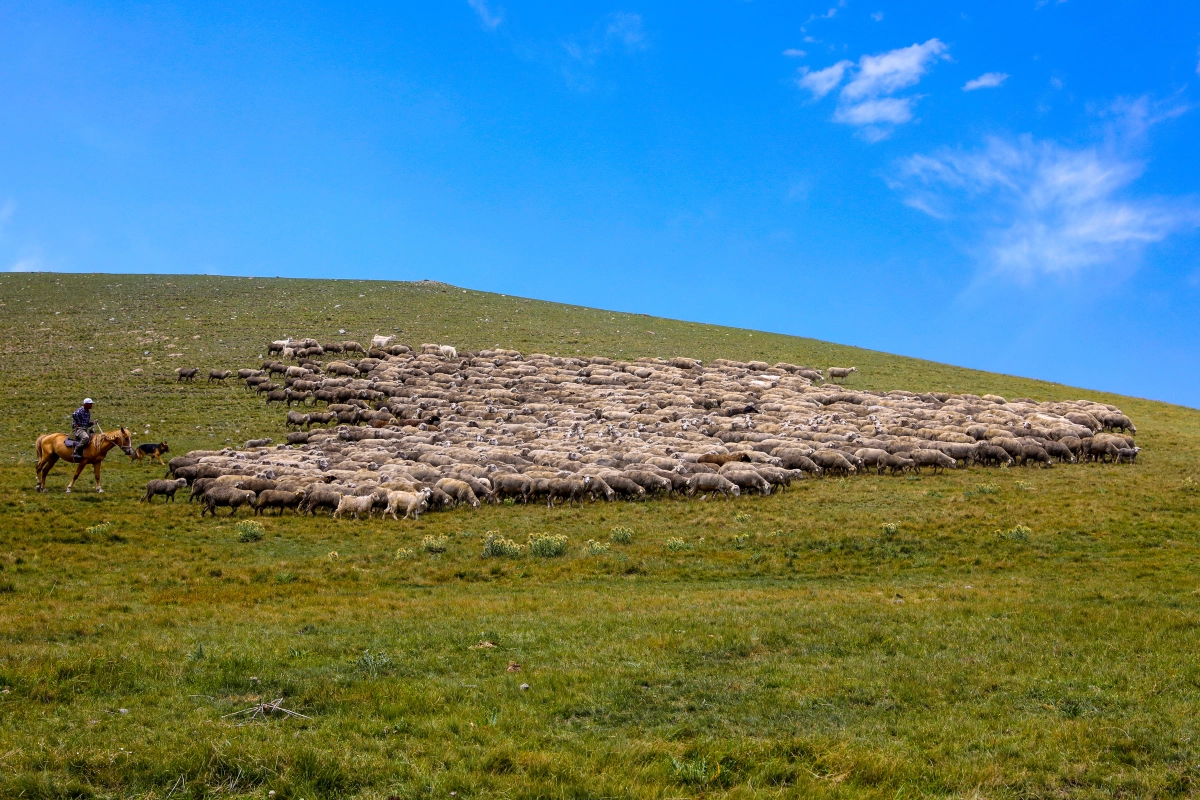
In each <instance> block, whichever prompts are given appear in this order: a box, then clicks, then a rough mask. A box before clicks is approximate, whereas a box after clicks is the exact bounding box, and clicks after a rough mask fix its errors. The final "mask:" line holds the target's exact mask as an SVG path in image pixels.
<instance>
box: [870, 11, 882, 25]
mask: <svg viewBox="0 0 1200 800" xmlns="http://www.w3.org/2000/svg"><path fill="white" fill-rule="evenodd" d="M871 19H873V20H875V21H876V22H883V12H882V11H876V12H875V13H874V14H872V15H871Z"/></svg>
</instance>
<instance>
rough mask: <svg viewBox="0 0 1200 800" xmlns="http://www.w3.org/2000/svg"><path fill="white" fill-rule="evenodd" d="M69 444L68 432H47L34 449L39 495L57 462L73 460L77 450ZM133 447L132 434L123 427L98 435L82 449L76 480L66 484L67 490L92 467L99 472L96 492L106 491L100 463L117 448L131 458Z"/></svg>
mask: <svg viewBox="0 0 1200 800" xmlns="http://www.w3.org/2000/svg"><path fill="white" fill-rule="evenodd" d="M66 441H67V435H66V434H65V433H47V434H45V435H43V436H39V437H38V440H37V444H35V445H34V450H35V451H36V452H37V457H38V463H37V490H38V491H39V492H44V491H46V476H47V475H49V474H50V468H51V467H53V466H54V465H55V464H56V463H58V460H59V459H60V458H61V459H62V460H63V461H66V462H67V463H72V462H73V461H74V456H75V451H74V448H71V447H67V445H66ZM131 444H132V442H131V439H130V436H129V431H127V430H125V429H124V428H121V429H120V430H115V431H109V432H108V433H97V434H96V435H95V436H93V437H92V440H91V441H90V442H88V444H87V447H85V448H84V449H83V458H82V459H80V461H79V462H78V463H79V468H78V469H77V470H75V477H74V478H71V482H70V483H68V484H67V491H68V492H69V491H71V487H72V486H74V485H75V481H77V480H79V475H80V473H82V472H83V468H84V467H86V466H87V465H88V464H91V465H92V468H93V469H95V471H96V491H97V492H103V491H104V490H103V489H101V488H100V462H101V461H103V460H104V457H105V456H106V455H108V451H109V450H112V449H113V448H114V447H119V448H121V449H122V450H124V451H125V455H130V454H131V453H132V452H133V448H132V447H131V446H130V445H131Z"/></svg>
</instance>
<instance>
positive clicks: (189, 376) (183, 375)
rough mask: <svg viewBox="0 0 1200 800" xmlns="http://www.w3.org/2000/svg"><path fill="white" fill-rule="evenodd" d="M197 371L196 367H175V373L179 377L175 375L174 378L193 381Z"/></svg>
mask: <svg viewBox="0 0 1200 800" xmlns="http://www.w3.org/2000/svg"><path fill="white" fill-rule="evenodd" d="M199 371H200V370H199V368H197V367H176V368H175V374H176V375H178V376H179V377H177V378H176V379H175V380H176V381H194V380H196V373H198V372H199Z"/></svg>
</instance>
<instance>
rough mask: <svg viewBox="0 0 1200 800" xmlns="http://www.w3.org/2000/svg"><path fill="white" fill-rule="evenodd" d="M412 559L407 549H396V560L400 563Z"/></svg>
mask: <svg viewBox="0 0 1200 800" xmlns="http://www.w3.org/2000/svg"><path fill="white" fill-rule="evenodd" d="M412 557H413V551H412V550H410V549H408V548H407V547H400V548H397V550H396V560H397V561H402V560H404V559H406V558H412Z"/></svg>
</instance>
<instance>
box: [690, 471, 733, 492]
mask: <svg viewBox="0 0 1200 800" xmlns="http://www.w3.org/2000/svg"><path fill="white" fill-rule="evenodd" d="M697 492H700V493H701V494H707V493H709V492H719V493H720V494H721V496H722V497H725V498H728V497H737V496H739V495H740V494H741V493H742V490H741V488H740V487H738V486H737V485H736V484H734V483H733V482H732V481H730V480H729V479H728V478H725V477H723V476H721V475H715V474H713V473H709V472H698V473H696V474H695V475H693V476H692V477H690V478H688V490H687V493H688V496H689V497H690V496H692V495H695V494H696V493H697Z"/></svg>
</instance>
